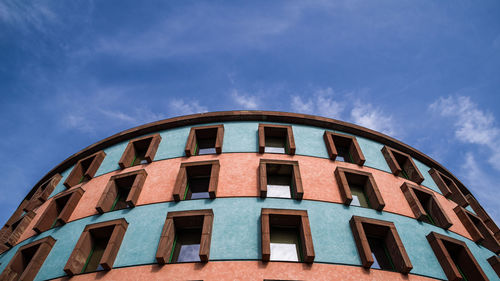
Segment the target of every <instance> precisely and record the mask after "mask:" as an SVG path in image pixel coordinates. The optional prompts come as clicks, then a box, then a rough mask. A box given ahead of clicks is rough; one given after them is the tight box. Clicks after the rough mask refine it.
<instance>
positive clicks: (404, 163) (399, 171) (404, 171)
mask: <svg viewBox="0 0 500 281" xmlns="http://www.w3.org/2000/svg"><path fill="white" fill-rule="evenodd" d="M382 154H383V155H384V158H385V160H386V161H387V164H388V165H389V167H390V169H391V171H392V173H393V174H394V175H395V176H399V177H402V178H405V179H408V180H411V181H413V182H416V183H418V184H420V183H422V182H423V181H424V177H423V176H422V174H421V173H420V171H419V170H418V169H417V166H416V165H415V163H414V162H413V160H412V159H411V157H410V155H408V154H406V153H403V152H401V151H398V150H395V149H393V148H390V147H388V146H384V147H383V148H382Z"/></svg>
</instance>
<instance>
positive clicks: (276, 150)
mask: <svg viewBox="0 0 500 281" xmlns="http://www.w3.org/2000/svg"><path fill="white" fill-rule="evenodd" d="M264 152H266V153H281V154H284V153H285V148H284V147H268V146H266V147H265V148H264Z"/></svg>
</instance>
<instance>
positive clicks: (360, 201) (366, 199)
mask: <svg viewBox="0 0 500 281" xmlns="http://www.w3.org/2000/svg"><path fill="white" fill-rule="evenodd" d="M335 179H336V180H337V184H338V186H339V189H340V196H341V197H342V200H343V202H344V204H345V205H353V206H360V207H365V208H373V209H375V210H378V211H380V210H382V209H383V208H384V207H385V202H384V200H383V199H382V196H381V195H380V191H379V189H378V186H377V184H376V183H375V179H374V178H373V175H372V174H371V173H368V172H364V171H358V170H355V169H349V168H344V167H337V168H336V169H335Z"/></svg>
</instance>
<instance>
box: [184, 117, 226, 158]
mask: <svg viewBox="0 0 500 281" xmlns="http://www.w3.org/2000/svg"><path fill="white" fill-rule="evenodd" d="M223 139H224V125H215V126H203V127H194V128H191V131H190V132H189V136H188V140H187V142H186V149H185V152H186V156H187V157H190V156H192V155H205V154H215V153H217V154H221V153H222V142H223Z"/></svg>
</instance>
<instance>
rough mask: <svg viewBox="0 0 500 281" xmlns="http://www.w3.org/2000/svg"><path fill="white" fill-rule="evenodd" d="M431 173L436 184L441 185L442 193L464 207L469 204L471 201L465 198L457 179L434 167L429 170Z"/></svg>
mask: <svg viewBox="0 0 500 281" xmlns="http://www.w3.org/2000/svg"><path fill="white" fill-rule="evenodd" d="M429 174H430V175H431V177H432V179H433V180H434V182H435V183H436V185H437V186H438V187H439V190H441V193H442V194H443V196H444V197H446V198H449V199H451V200H453V201H454V202H455V203H457V204H458V205H460V206H462V207H466V206H467V205H469V202H468V201H467V199H466V198H465V196H464V194H463V193H462V191H461V190H460V188H458V186H457V184H456V183H455V181H453V180H452V179H450V178H449V177H447V176H445V175H444V174H443V173H441V172H439V171H438V170H436V169H434V168H432V169H430V170H429Z"/></svg>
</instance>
